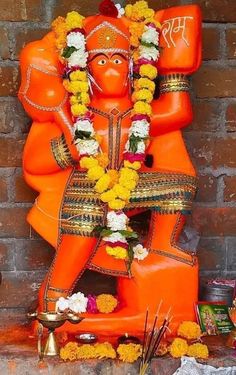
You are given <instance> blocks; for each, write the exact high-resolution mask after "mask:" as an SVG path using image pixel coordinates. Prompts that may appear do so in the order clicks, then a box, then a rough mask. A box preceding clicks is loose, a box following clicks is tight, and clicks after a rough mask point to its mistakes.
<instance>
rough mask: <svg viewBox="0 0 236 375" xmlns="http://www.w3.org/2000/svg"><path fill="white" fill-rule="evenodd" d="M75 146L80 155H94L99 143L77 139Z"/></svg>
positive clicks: (92, 140)
mask: <svg viewBox="0 0 236 375" xmlns="http://www.w3.org/2000/svg"><path fill="white" fill-rule="evenodd" d="M75 145H76V147H77V149H78V151H79V153H80V154H81V155H85V154H88V155H96V154H97V153H98V149H99V143H98V142H97V141H96V140H95V139H77V140H76V141H75Z"/></svg>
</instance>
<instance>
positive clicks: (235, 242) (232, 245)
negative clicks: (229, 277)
mask: <svg viewBox="0 0 236 375" xmlns="http://www.w3.org/2000/svg"><path fill="white" fill-rule="evenodd" d="M226 248H227V270H228V271H234V272H235V270H236V251H235V249H236V237H234V238H228V239H227V241H226Z"/></svg>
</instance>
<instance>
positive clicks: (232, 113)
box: [226, 103, 236, 133]
mask: <svg viewBox="0 0 236 375" xmlns="http://www.w3.org/2000/svg"><path fill="white" fill-rule="evenodd" d="M226 130H227V132H229V133H230V132H235V131H236V103H233V104H230V105H229V106H228V107H227V110H226Z"/></svg>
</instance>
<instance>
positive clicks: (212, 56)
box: [202, 28, 220, 60]
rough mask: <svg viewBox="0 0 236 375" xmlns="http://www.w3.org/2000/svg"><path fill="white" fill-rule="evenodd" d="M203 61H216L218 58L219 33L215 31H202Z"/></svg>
mask: <svg viewBox="0 0 236 375" xmlns="http://www.w3.org/2000/svg"><path fill="white" fill-rule="evenodd" d="M202 38H203V40H202V41H203V56H202V57H203V59H204V60H216V59H218V57H219V53H220V51H219V46H220V32H219V30H217V29H212V28H210V29H208V28H207V29H203V34H202Z"/></svg>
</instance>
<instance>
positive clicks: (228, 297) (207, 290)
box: [202, 284, 234, 306]
mask: <svg viewBox="0 0 236 375" xmlns="http://www.w3.org/2000/svg"><path fill="white" fill-rule="evenodd" d="M233 294H234V288H233V287H232V286H229V285H215V284H208V285H205V287H204V293H203V296H202V299H203V300H204V301H209V302H223V303H225V304H226V305H228V306H232V302H233Z"/></svg>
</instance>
